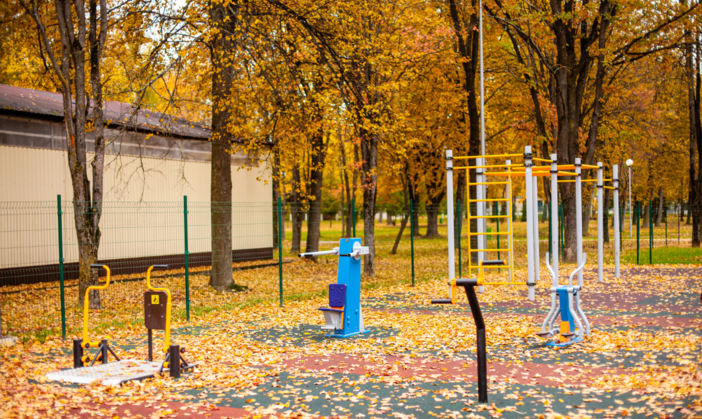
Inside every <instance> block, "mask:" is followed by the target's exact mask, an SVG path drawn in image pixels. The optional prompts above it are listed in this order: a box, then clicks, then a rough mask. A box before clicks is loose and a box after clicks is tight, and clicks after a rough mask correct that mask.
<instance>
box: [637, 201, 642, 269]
mask: <svg viewBox="0 0 702 419" xmlns="http://www.w3.org/2000/svg"><path fill="white" fill-rule="evenodd" d="M640 213H641V202H639V201H636V264H637V265H639V247H640V242H639V240H640V238H641V228H640V227H641V226H640V222H639V218H640V217H639V214H640Z"/></svg>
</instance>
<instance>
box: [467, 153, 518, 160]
mask: <svg viewBox="0 0 702 419" xmlns="http://www.w3.org/2000/svg"><path fill="white" fill-rule="evenodd" d="M497 157H524V154H489V155H486V156H460V157H454V158H453V159H454V160H462V159H492V158H497Z"/></svg>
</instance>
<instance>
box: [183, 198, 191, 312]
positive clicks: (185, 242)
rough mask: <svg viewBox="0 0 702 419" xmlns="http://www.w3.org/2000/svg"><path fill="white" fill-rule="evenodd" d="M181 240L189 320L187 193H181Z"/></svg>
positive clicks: (186, 309)
mask: <svg viewBox="0 0 702 419" xmlns="http://www.w3.org/2000/svg"><path fill="white" fill-rule="evenodd" d="M183 242H184V245H185V317H186V318H187V319H188V321H190V252H189V251H188V196H187V195H183Z"/></svg>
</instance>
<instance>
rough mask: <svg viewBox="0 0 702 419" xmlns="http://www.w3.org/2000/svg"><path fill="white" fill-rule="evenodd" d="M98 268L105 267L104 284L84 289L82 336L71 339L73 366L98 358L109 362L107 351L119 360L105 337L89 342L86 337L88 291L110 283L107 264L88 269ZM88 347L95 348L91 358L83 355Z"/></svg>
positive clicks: (105, 362) (82, 365) (99, 288)
mask: <svg viewBox="0 0 702 419" xmlns="http://www.w3.org/2000/svg"><path fill="white" fill-rule="evenodd" d="M100 268H105V272H106V276H105V285H102V286H99V285H93V286H91V287H88V289H87V290H85V302H84V303H83V338H82V339H74V340H73V368H81V367H92V366H93V364H94V363H95V361H97V360H98V359H99V360H100V362H101V363H102V364H107V363H108V362H109V361H108V353H109V354H112V356H113V357H114V358H115V360H116V361H119V358H118V357H117V355H115V353H114V352H113V351H112V348H110V345H109V343H108V341H107V339H101V340H100V342H97V341H96V342H91V341H90V339H89V338H88V305H89V296H90V291H92V290H104V289H106V288H107V287H108V286H109V285H110V268H109V267H108V266H107V265H100V264H94V265H90V269H100ZM90 348H97V352H96V353H95V356H93V358H92V359H90V356H89V355H85V350H86V349H90Z"/></svg>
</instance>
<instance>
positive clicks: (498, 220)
mask: <svg viewBox="0 0 702 419" xmlns="http://www.w3.org/2000/svg"><path fill="white" fill-rule="evenodd" d="M493 208H494V209H495V215H497V218H495V224H496V227H497V259H498V260H501V259H500V218H499V217H500V203H499V202H495V206H494V207H493ZM497 273H500V268H497Z"/></svg>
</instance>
